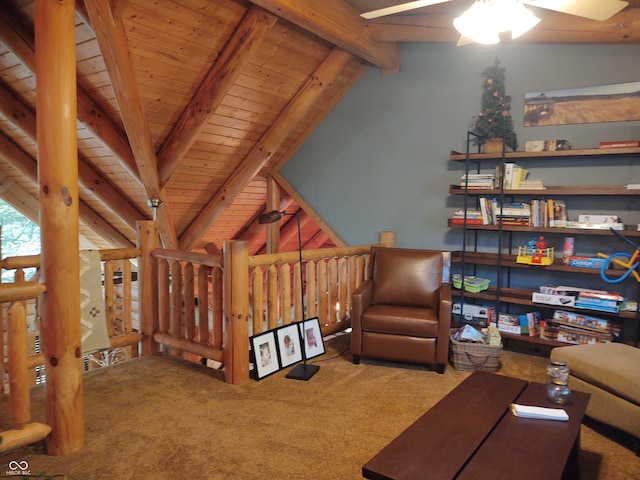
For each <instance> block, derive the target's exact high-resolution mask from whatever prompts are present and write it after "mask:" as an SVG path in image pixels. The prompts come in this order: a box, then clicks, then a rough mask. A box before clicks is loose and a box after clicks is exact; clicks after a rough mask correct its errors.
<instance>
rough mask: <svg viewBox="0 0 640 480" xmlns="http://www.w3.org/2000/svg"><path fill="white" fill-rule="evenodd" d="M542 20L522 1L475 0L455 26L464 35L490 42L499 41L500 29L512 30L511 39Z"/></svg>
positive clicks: (473, 39) (457, 19) (474, 39)
mask: <svg viewBox="0 0 640 480" xmlns="http://www.w3.org/2000/svg"><path fill="white" fill-rule="evenodd" d="M539 21H540V19H539V18H538V17H536V16H535V15H534V14H533V13H531V11H530V10H527V8H525V6H524V5H523V4H522V3H520V1H519V0H476V1H475V2H474V3H473V5H471V7H470V8H469V9H468V10H467V11H466V12H464V13H463V14H462V15H460V16H459V17H458V18H456V19H455V20H454V21H453V26H454V27H455V28H456V30H458V31H459V32H460V34H461V35H462V36H464V37H466V38H469V39H470V40H472V41H474V42H476V43H482V44H485V45H491V44H495V43H498V42H499V41H500V36H499V34H500V33H501V32H507V31H511V38H518V37H519V36H520V35H522V34H523V33H525V32H527V31H529V30H530V29H531V28H533V27H534V26H536V25H537V24H538V22H539Z"/></svg>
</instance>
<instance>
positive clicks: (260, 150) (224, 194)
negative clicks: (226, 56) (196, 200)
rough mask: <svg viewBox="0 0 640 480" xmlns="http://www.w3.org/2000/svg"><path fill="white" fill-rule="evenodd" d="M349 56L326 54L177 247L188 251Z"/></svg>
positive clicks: (339, 53) (302, 115) (288, 131)
mask: <svg viewBox="0 0 640 480" xmlns="http://www.w3.org/2000/svg"><path fill="white" fill-rule="evenodd" d="M352 59H353V56H352V55H351V54H350V53H347V52H345V51H342V50H339V49H334V50H333V51H331V53H329V55H328V56H327V58H325V60H324V62H323V63H322V64H321V65H320V66H319V67H318V69H317V70H316V71H315V72H314V73H313V74H312V75H311V76H310V77H309V79H308V80H307V81H306V83H305V84H304V85H303V86H302V88H301V89H300V90H299V91H298V93H297V94H296V96H295V97H294V98H293V100H292V101H291V102H290V103H289V105H288V106H287V107H286V108H285V109H284V111H283V112H282V114H281V115H280V116H279V117H278V118H277V119H276V120H275V122H274V123H273V125H272V126H271V127H270V128H269V130H267V132H266V133H265V134H264V136H263V137H262V138H261V139H260V141H259V142H258V143H257V144H256V145H255V146H254V148H253V149H252V150H251V151H250V152H249V154H248V155H247V156H246V157H245V158H244V160H243V161H242V163H241V164H240V165H239V166H238V168H237V169H236V170H235V171H234V172H233V174H232V175H231V176H230V177H229V178H228V179H227V181H226V182H225V183H224V185H223V186H222V187H221V188H220V190H219V191H218V192H217V193H216V194H215V195H214V196H213V198H212V199H211V201H210V202H209V204H208V205H207V206H206V207H205V208H204V209H203V211H202V212H201V213H200V215H199V216H198V218H196V219H195V220H194V221H193V222H192V223H191V225H190V226H189V227H188V228H187V229H186V231H185V232H184V233H183V234H182V236H181V237H180V246H181V248H182V249H183V250H190V249H191V248H192V247H193V246H194V245H195V244H196V242H198V240H199V239H200V238H201V237H202V235H204V234H205V233H206V231H207V230H208V229H209V226H210V225H211V224H213V222H215V220H216V219H217V218H218V217H219V216H220V215H221V214H222V212H223V211H224V210H225V209H226V208H227V207H228V206H229V205H230V204H231V203H232V202H233V199H234V198H235V197H236V196H237V195H238V194H239V193H240V192H241V191H242V190H243V189H244V188H245V187H246V185H247V184H248V183H249V182H250V181H251V180H252V179H253V177H254V176H255V175H256V174H258V172H260V170H261V169H262V168H263V167H264V166H265V165H266V163H267V162H268V161H269V159H270V158H271V157H272V156H273V155H274V154H275V153H276V152H277V151H278V149H279V148H280V146H281V145H282V144H283V143H284V142H285V140H286V139H287V137H288V136H289V135H290V133H291V132H292V131H293V130H294V129H295V128H296V126H297V125H298V124H299V123H300V122H301V121H302V120H303V119H304V118H305V116H306V115H308V114H309V112H310V111H311V109H312V108H313V106H314V105H315V103H316V101H317V100H318V99H319V98H320V97H321V95H322V94H323V93H324V92H326V91H327V90H328V89H329V88H330V86H331V84H332V83H333V81H334V80H335V79H336V78H337V77H338V76H339V75H340V73H341V72H342V71H343V69H344V68H345V66H346V65H347V64H348V63H349V62H350V61H351V60H352Z"/></svg>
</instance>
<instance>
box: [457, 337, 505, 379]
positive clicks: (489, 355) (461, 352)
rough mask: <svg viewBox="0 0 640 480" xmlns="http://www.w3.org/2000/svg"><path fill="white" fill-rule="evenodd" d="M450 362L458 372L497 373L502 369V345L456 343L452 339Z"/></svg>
mask: <svg viewBox="0 0 640 480" xmlns="http://www.w3.org/2000/svg"><path fill="white" fill-rule="evenodd" d="M449 340H450V347H449V361H450V362H451V365H453V368H455V369H456V370H482V371H484V372H496V371H498V369H499V368H500V352H501V351H502V345H497V346H496V345H487V344H484V343H470V342H456V341H455V340H454V339H453V336H451V337H450V339H449Z"/></svg>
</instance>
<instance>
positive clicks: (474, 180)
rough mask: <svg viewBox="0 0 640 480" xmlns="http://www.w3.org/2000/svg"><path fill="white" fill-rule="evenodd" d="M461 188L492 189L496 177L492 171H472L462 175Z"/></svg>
mask: <svg viewBox="0 0 640 480" xmlns="http://www.w3.org/2000/svg"><path fill="white" fill-rule="evenodd" d="M460 180H461V183H460V187H461V188H467V189H492V188H494V186H495V184H494V179H493V174H492V173H470V174H468V175H466V174H464V175H462V177H460Z"/></svg>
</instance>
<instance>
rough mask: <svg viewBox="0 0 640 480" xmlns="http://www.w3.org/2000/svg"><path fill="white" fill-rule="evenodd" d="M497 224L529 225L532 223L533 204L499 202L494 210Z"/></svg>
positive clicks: (495, 204) (494, 206)
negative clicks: (500, 203)
mask: <svg viewBox="0 0 640 480" xmlns="http://www.w3.org/2000/svg"><path fill="white" fill-rule="evenodd" d="M492 215H493V218H494V219H495V220H494V223H495V224H496V225H501V224H502V225H516V226H521V227H528V226H529V225H530V224H531V205H529V204H528V203H525V202H519V203H518V202H517V203H503V204H502V205H501V206H500V205H498V204H497V203H494V205H493V212H492Z"/></svg>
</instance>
